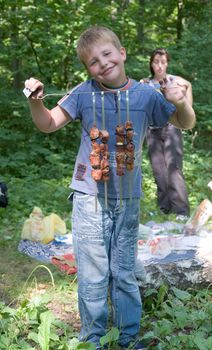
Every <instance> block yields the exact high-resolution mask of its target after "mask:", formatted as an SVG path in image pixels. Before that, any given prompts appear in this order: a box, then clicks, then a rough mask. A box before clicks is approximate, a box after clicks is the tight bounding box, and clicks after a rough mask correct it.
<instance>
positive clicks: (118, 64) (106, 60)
mask: <svg viewBox="0 0 212 350" xmlns="http://www.w3.org/2000/svg"><path fill="white" fill-rule="evenodd" d="M125 60H126V51H125V49H124V48H123V47H122V48H120V49H117V48H116V47H115V46H114V45H113V44H112V43H110V42H105V41H103V40H100V41H99V42H98V43H97V44H95V45H93V46H92V47H91V48H90V50H89V51H88V52H87V53H86V55H85V57H84V64H85V66H86V68H87V70H88V72H89V74H90V75H91V76H92V77H93V78H94V79H95V80H97V81H98V82H100V83H103V84H105V85H106V86H109V87H110V86H111V87H119V86H121V85H122V84H124V83H125V82H126V74H125V68H124V62H125Z"/></svg>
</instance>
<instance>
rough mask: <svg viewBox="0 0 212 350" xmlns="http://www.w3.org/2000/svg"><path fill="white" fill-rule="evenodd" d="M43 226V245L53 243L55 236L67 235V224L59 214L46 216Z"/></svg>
mask: <svg viewBox="0 0 212 350" xmlns="http://www.w3.org/2000/svg"><path fill="white" fill-rule="evenodd" d="M43 225H44V232H45V234H44V237H43V243H49V242H51V241H52V240H53V239H54V236H55V235H64V234H65V233H66V224H65V222H64V221H63V220H62V219H61V218H60V217H59V216H58V215H57V214H54V213H52V214H50V215H48V216H45V217H44V219H43Z"/></svg>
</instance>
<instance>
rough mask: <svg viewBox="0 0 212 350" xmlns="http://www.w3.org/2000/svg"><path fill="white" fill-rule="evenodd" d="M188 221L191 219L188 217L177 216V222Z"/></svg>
mask: <svg viewBox="0 0 212 350" xmlns="http://www.w3.org/2000/svg"><path fill="white" fill-rule="evenodd" d="M188 219H189V217H188V216H187V215H182V214H179V215H177V216H176V220H177V221H187V220H188Z"/></svg>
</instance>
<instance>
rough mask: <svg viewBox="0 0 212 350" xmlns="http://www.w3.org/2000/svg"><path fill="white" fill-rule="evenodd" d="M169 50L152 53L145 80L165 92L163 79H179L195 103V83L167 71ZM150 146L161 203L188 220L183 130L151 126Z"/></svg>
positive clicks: (187, 97) (160, 206) (148, 133)
mask: <svg viewBox="0 0 212 350" xmlns="http://www.w3.org/2000/svg"><path fill="white" fill-rule="evenodd" d="M169 61H170V56H169V53H168V52H167V50H166V49H164V48H158V49H156V50H154V51H153V52H152V54H151V56H150V63H149V65H150V71H151V76H150V78H148V79H142V80H141V82H143V83H147V84H149V85H150V86H151V87H153V88H155V89H156V90H158V91H159V92H161V87H163V82H166V83H167V82H169V81H172V82H173V80H175V81H176V83H177V84H179V85H184V86H186V94H185V98H186V99H187V100H188V101H189V103H190V104H191V105H192V103H193V97H192V86H191V84H190V82H188V81H187V80H185V79H183V78H181V77H179V76H175V75H171V74H168V73H167V68H168V63H169ZM146 139H147V146H148V153H149V157H150V162H151V165H152V170H153V175H154V178H155V182H156V185H157V203H158V206H159V208H160V210H161V211H162V212H163V213H164V214H170V213H175V214H176V215H177V217H176V219H177V220H187V218H188V216H189V211H190V208H189V202H188V194H187V191H186V185H185V180H184V176H183V172H182V167H183V137H182V131H181V129H177V128H175V127H174V125H172V124H170V123H167V124H166V125H165V126H164V127H163V128H159V127H149V128H148V132H147V137H146Z"/></svg>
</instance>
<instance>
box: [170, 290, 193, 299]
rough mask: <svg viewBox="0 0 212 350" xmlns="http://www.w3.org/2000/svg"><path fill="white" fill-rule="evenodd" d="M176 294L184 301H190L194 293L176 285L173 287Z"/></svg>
mask: <svg viewBox="0 0 212 350" xmlns="http://www.w3.org/2000/svg"><path fill="white" fill-rule="evenodd" d="M171 289H172V290H173V292H174V294H175V295H176V297H177V298H179V299H180V300H182V301H188V300H190V299H191V297H192V295H191V294H190V293H188V292H186V291H183V290H180V289H178V288H176V287H172V288H171Z"/></svg>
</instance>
